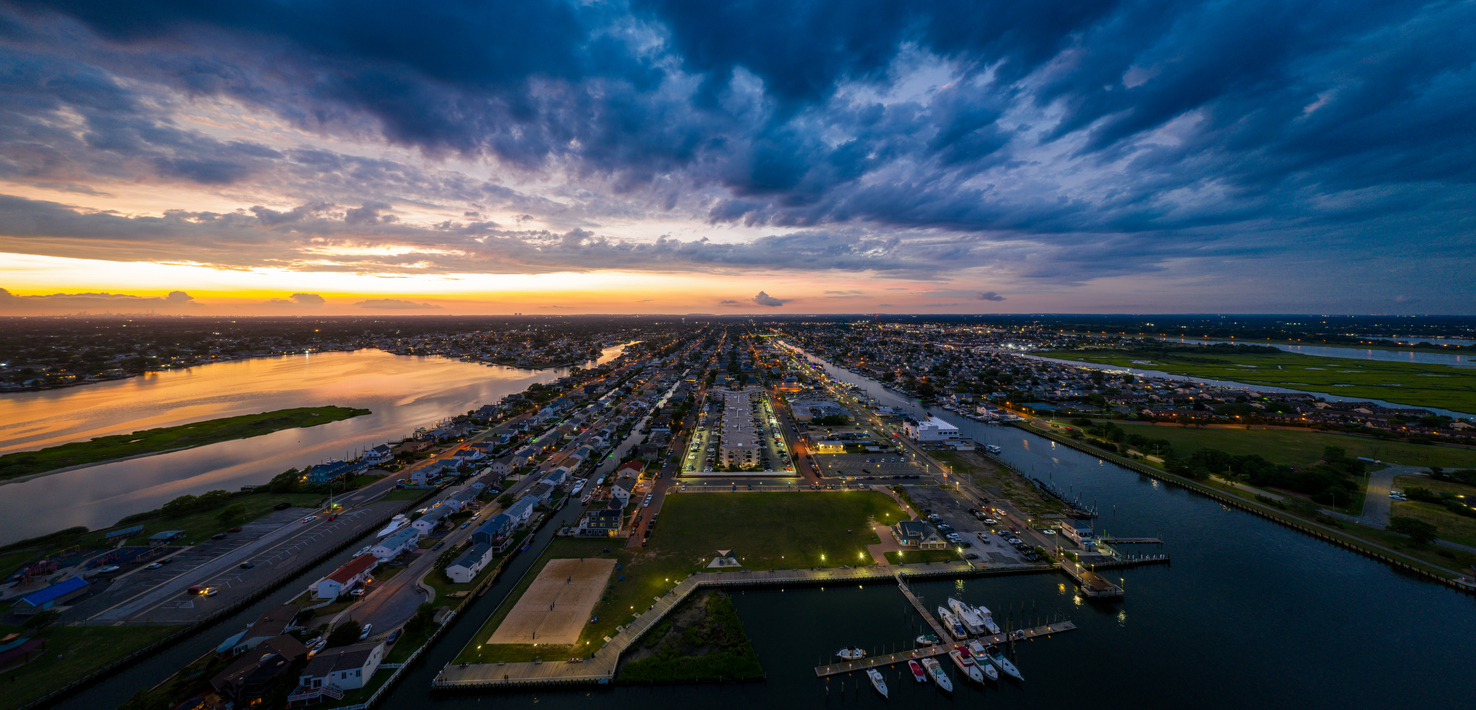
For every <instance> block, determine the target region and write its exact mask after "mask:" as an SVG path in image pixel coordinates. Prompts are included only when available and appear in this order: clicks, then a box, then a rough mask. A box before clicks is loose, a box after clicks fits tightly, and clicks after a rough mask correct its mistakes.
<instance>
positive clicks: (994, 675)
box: [969, 641, 999, 680]
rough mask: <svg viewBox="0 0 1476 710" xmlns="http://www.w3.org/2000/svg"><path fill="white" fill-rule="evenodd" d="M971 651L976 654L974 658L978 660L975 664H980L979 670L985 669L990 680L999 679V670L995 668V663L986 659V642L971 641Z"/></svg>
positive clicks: (985, 673)
mask: <svg viewBox="0 0 1476 710" xmlns="http://www.w3.org/2000/svg"><path fill="white" fill-rule="evenodd" d="M969 653H970V654H972V655H973V656H974V660H975V661H976V663H975V664H974V665H976V666H978V667H979V670H981V671H984V675H985V676H986V677H988V678H989V679H990V680H999V671H998V670H996V669H995V667H994V664H993V663H990V662H989V661H987V660H985V659H984V644H981V643H979V642H978V641H970V642H969Z"/></svg>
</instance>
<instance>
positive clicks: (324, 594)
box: [313, 554, 379, 599]
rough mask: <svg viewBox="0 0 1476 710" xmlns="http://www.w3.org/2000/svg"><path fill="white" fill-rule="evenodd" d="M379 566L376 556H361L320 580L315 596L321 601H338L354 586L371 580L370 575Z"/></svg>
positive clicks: (315, 588) (316, 586)
mask: <svg viewBox="0 0 1476 710" xmlns="http://www.w3.org/2000/svg"><path fill="white" fill-rule="evenodd" d="M378 564H379V560H378V559H377V558H376V557H375V556H374V555H371V554H363V555H359V556H358V557H355V558H354V559H352V560H349V561H348V562H345V563H344V565H343V566H342V567H339V568H338V569H336V570H333V572H332V573H330V574H329V575H328V576H327V577H324V578H322V579H320V580H318V581H317V583H315V584H314V585H313V596H316V597H317V598H319V599H337V598H338V597H339V596H341V595H342V594H343V593H344V591H345V590H348V589H353V587H354V585H356V584H358V583H360V582H363V581H364V580H366V579H369V573H370V572H373V571H374V567H375V566H376V565H378Z"/></svg>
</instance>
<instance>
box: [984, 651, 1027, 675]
mask: <svg viewBox="0 0 1476 710" xmlns="http://www.w3.org/2000/svg"><path fill="white" fill-rule="evenodd" d="M984 658H985V659H987V660H988V661H989V662H990V663H993V664H994V667H995V668H998V669H999V670H1000V671H1002V672H1003V673H1004V674H1005V675H1007V676H1009V677H1011V678H1014V679H1015V680H1025V679H1024V678H1022V677H1020V669H1018V668H1016V667H1015V664H1013V663H1010V659H1008V658H1005V657H1004V654H1003V653H1000V652H999V648H998V647H996V646H990V647H989V648H986V649H984Z"/></svg>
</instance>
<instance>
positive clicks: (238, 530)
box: [226, 526, 241, 533]
mask: <svg viewBox="0 0 1476 710" xmlns="http://www.w3.org/2000/svg"><path fill="white" fill-rule="evenodd" d="M226 532H228V533H238V532H241V528H240V527H239V526H237V527H234V528H231V529H230V530H227V531H226Z"/></svg>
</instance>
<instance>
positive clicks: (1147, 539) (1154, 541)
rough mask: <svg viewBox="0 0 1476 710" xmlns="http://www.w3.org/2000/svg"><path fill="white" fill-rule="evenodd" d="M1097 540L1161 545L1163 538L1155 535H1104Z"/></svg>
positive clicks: (1125, 543) (1120, 543) (1117, 543)
mask: <svg viewBox="0 0 1476 710" xmlns="http://www.w3.org/2000/svg"><path fill="white" fill-rule="evenodd" d="M1099 542H1105V543H1107V544H1108V545H1162V544H1163V540H1160V539H1158V538H1156V537H1104V538H1101V539H1100V540H1099Z"/></svg>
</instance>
